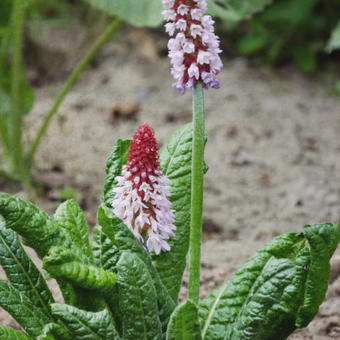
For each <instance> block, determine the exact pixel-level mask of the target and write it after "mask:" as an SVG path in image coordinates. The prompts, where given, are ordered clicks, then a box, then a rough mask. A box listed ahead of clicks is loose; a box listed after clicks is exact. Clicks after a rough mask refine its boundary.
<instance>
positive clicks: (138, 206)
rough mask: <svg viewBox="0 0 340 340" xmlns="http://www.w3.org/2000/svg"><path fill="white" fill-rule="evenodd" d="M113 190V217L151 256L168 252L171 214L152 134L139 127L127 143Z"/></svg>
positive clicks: (173, 228)
mask: <svg viewBox="0 0 340 340" xmlns="http://www.w3.org/2000/svg"><path fill="white" fill-rule="evenodd" d="M116 180H117V182H118V184H117V187H116V188H115V189H113V191H114V193H115V199H114V200H113V202H112V206H113V208H114V213H115V214H116V216H118V217H119V218H120V219H122V221H123V222H124V223H125V225H126V226H127V227H128V228H129V229H130V230H131V231H132V233H133V234H134V235H135V237H136V238H137V239H138V240H139V241H141V242H142V243H143V244H144V246H145V247H146V248H147V249H148V250H149V251H150V252H151V251H155V253H156V254H157V255H158V254H159V253H160V252H161V251H162V250H163V251H168V250H170V246H169V244H168V239H169V238H170V237H171V236H174V230H175V229H176V227H175V226H174V224H173V220H174V213H173V211H172V210H171V203H170V201H169V200H168V198H167V197H168V196H169V186H168V179H167V178H166V177H165V176H164V175H163V173H162V171H161V170H160V168H159V162H158V146H157V142H156V139H155V137H154V132H153V130H152V129H151V127H150V126H149V125H147V124H142V125H141V126H140V127H139V128H138V129H137V131H136V132H135V134H134V136H133V139H132V140H131V143H130V149H129V156H128V158H127V163H126V165H124V166H123V169H122V175H121V176H117V177H116Z"/></svg>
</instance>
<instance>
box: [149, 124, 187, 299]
mask: <svg viewBox="0 0 340 340" xmlns="http://www.w3.org/2000/svg"><path fill="white" fill-rule="evenodd" d="M191 153H192V125H191V124H187V125H185V126H183V127H182V128H180V129H179V130H177V131H176V132H175V133H174V134H173V135H172V136H171V137H170V139H169V141H168V142H167V143H166V144H165V145H164V146H163V147H162V149H161V150H160V164H161V169H162V171H163V173H164V175H165V176H166V177H167V178H168V179H169V186H170V197H169V200H170V201H171V209H173V210H174V212H175V222H174V224H175V225H176V228H177V229H176V230H175V236H174V237H172V238H171V239H170V240H169V244H170V246H171V251H169V252H162V253H161V254H160V255H154V256H152V262H153V264H154V266H155V267H156V269H157V271H158V273H159V276H160V277H161V280H162V282H163V284H164V285H165V287H166V288H167V290H168V292H169V294H170V295H171V297H172V299H173V300H174V301H175V302H177V299H178V293H179V289H180V287H181V283H182V276H183V272H184V269H185V266H186V255H187V253H188V249H189V235H190V201H191Z"/></svg>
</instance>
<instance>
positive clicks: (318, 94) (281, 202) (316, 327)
mask: <svg viewBox="0 0 340 340" xmlns="http://www.w3.org/2000/svg"><path fill="white" fill-rule="evenodd" d="M63 39H65V36H63ZM56 41H57V40H56ZM163 44H164V45H163ZM165 44H166V41H165V40H164V38H163V37H161V38H159V37H155V36H152V35H149V34H148V33H147V32H145V31H143V30H134V31H132V32H131V31H129V33H128V34H127V35H126V37H125V38H124V40H123V39H122V38H121V39H118V41H115V42H112V43H110V44H108V45H107V46H106V47H105V48H104V49H103V51H102V52H101V54H100V56H99V57H98V59H97V63H96V64H97V65H96V67H95V68H91V69H90V70H89V71H87V72H86V73H85V74H84V75H83V76H82V77H81V79H80V81H79V82H78V84H77V85H76V87H75V88H74V89H73V90H72V91H71V93H70V94H69V96H68V97H67V99H66V101H65V103H64V104H63V105H62V107H61V109H60V112H59V116H58V118H57V119H55V120H54V121H53V122H52V124H51V126H50V129H49V132H48V135H47V136H46V138H44V140H43V143H42V145H41V148H40V149H39V153H38V155H37V166H38V170H39V171H37V177H38V178H40V179H41V178H43V179H44V178H45V180H46V181H49V180H51V181H54V182H56V186H60V185H61V184H60V182H61V183H62V184H63V183H64V184H65V185H68V184H67V183H69V182H71V183H75V185H76V187H77V188H78V193H79V197H81V200H82V202H83V206H84V208H85V210H86V216H87V217H88V220H89V223H90V224H93V218H94V216H95V211H96V207H97V205H98V202H99V197H100V195H101V191H102V186H103V181H104V165H105V161H106V157H107V155H108V153H109V151H110V148H111V146H112V144H113V143H114V142H115V140H117V139H118V138H130V137H131V136H132V134H133V132H134V130H135V129H136V128H137V127H138V125H139V124H140V123H142V122H148V123H149V124H151V126H152V127H153V128H154V130H155V133H156V136H157V138H158V140H159V143H160V144H163V143H164V142H165V141H166V140H167V138H168V137H169V136H170V135H171V134H172V133H173V132H174V131H175V130H176V129H177V128H179V127H180V126H181V125H182V124H183V123H185V122H188V121H190V118H191V117H190V115H191V111H190V110H191V96H190V94H187V95H185V96H181V95H179V94H177V93H176V92H175V90H173V89H172V88H171V83H172V79H171V76H170V75H169V62H168V60H167V58H164V57H162V56H161V55H162V53H160V52H162V51H161V50H162V49H164V46H165ZM64 45H65V46H66V47H65V46H64ZM70 46H72V36H71V37H69V38H68V40H67V39H66V42H65V41H64V40H63V44H61V43H60V44H59V45H58V46H56V47H55V48H60V49H65V50H67V49H68V48H69V47H70ZM220 80H221V84H222V87H221V89H220V90H218V91H217V90H210V91H208V92H207V93H206V130H207V132H208V135H209V140H208V143H207V146H206V156H205V158H206V162H207V163H208V165H209V167H210V169H209V171H208V173H207V175H206V178H205V201H204V216H205V227H206V234H205V237H204V240H205V241H204V242H203V249H202V262H203V263H202V267H203V268H202V282H203V288H202V296H205V295H207V293H208V292H209V291H210V290H212V289H213V288H215V287H216V286H217V285H218V284H220V283H222V282H223V281H224V280H225V279H226V278H229V277H231V276H232V275H233V273H234V272H235V270H236V269H237V268H239V267H240V266H241V265H242V264H243V263H244V262H245V260H246V258H247V257H248V256H250V255H251V254H252V253H253V252H254V251H255V250H257V249H259V248H261V247H262V246H264V245H265V244H266V243H267V242H268V241H269V240H270V239H271V238H272V237H273V236H276V235H278V234H280V233H284V232H289V231H300V230H301V228H302V226H303V225H305V224H309V223H318V222H325V221H336V220H338V219H339V216H340V157H339V156H340V138H339V131H340V100H339V99H338V98H334V97H329V96H327V94H326V93H325V89H324V88H323V87H322V86H321V85H319V84H318V83H316V82H315V80H313V79H306V78H303V77H302V76H300V75H297V74H296V72H295V71H292V70H291V69H285V70H280V71H279V73H278V72H276V73H274V72H272V71H270V70H268V69H266V68H264V67H257V68H252V67H249V66H247V64H246V62H245V60H243V59H234V60H225V68H224V70H223V72H222V74H221V75H220ZM60 85H61V84H60V83H52V84H50V85H47V86H43V87H40V88H38V89H37V90H36V105H35V107H34V112H33V113H32V114H31V115H30V116H29V117H28V119H27V128H28V131H29V133H28V134H27V136H26V137H28V136H32V134H33V132H34V131H36V128H37V126H38V123H39V122H40V121H41V118H42V117H43V116H44V115H45V114H46V111H47V110H48V109H49V107H50V105H51V103H52V99H53V97H54V95H55V94H56V93H57V91H58V89H59V88H60ZM51 169H53V171H52V172H51V171H50V170H51ZM60 171H62V173H61V174H60V173H59V172H60ZM58 176H59V177H58ZM60 178H62V179H60ZM65 178H66V179H65ZM58 181H59V182H58ZM72 181H73V182H72ZM52 186H53V185H52ZM61 186H62V185H61ZM84 188H85V189H84ZM0 189H1V188H0ZM84 192H85V194H84ZM19 194H20V193H19ZM56 195H57V194H56V193H55V190H54V191H53V190H51V191H50V192H49V196H48V197H47V198H46V197H45V198H44V199H41V200H40V202H39V204H40V205H41V206H42V207H44V208H45V209H47V210H48V211H49V212H52V211H53V210H54V209H55V207H56V205H57V203H58V202H56V200H57V199H56V198H55V196H56ZM84 196H85V197H84ZM184 294H185V282H184V287H183V291H182V296H184ZM0 321H1V322H2V323H6V324H8V323H11V324H12V325H14V324H13V323H12V321H10V318H9V316H8V315H7V314H5V313H4V312H2V314H0ZM289 339H290V340H292V339H301V340H302V339H303V340H309V339H311V340H312V339H313V340H327V339H340V249H337V252H336V254H335V255H334V257H333V259H332V276H331V283H330V286H329V291H328V294H327V299H326V301H325V302H324V303H323V305H322V306H321V308H320V311H319V314H318V316H317V317H316V319H315V320H314V321H313V322H312V323H311V324H310V325H309V327H308V328H307V329H305V330H301V331H296V332H295V333H294V334H293V335H292V336H291V337H289Z"/></svg>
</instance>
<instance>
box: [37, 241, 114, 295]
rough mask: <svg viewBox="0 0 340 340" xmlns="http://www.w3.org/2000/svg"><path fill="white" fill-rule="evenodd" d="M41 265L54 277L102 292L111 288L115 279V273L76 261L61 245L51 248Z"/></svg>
mask: <svg viewBox="0 0 340 340" xmlns="http://www.w3.org/2000/svg"><path fill="white" fill-rule="evenodd" d="M43 267H44V269H46V270H47V271H48V272H49V273H50V274H52V275H53V277H55V278H61V279H63V280H66V281H69V282H71V283H72V284H73V285H75V286H78V287H81V288H85V289H89V290H98V291H100V292H103V293H105V292H109V291H110V290H111V289H113V287H114V286H115V283H116V280H117V275H116V274H115V273H112V272H109V271H106V270H103V269H101V268H98V267H95V266H89V265H85V264H83V263H80V262H77V260H75V257H74V254H73V253H72V252H71V251H69V250H66V249H64V248H61V247H55V248H51V250H50V252H49V255H48V256H46V257H44V261H43Z"/></svg>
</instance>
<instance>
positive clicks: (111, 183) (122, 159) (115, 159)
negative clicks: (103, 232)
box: [102, 139, 130, 210]
mask: <svg viewBox="0 0 340 340" xmlns="http://www.w3.org/2000/svg"><path fill="white" fill-rule="evenodd" d="M129 147H130V140H122V139H118V140H117V142H116V143H115V144H114V145H113V147H112V149H111V152H110V155H109V157H108V159H107V162H106V177H105V183H104V194H103V199H102V200H103V204H104V205H105V206H106V207H107V208H108V209H109V210H112V201H113V199H114V192H113V188H114V187H115V186H116V185H117V181H116V177H117V176H119V175H120V174H121V173H122V168H123V165H124V164H125V163H126V158H127V156H128V151H129Z"/></svg>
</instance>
